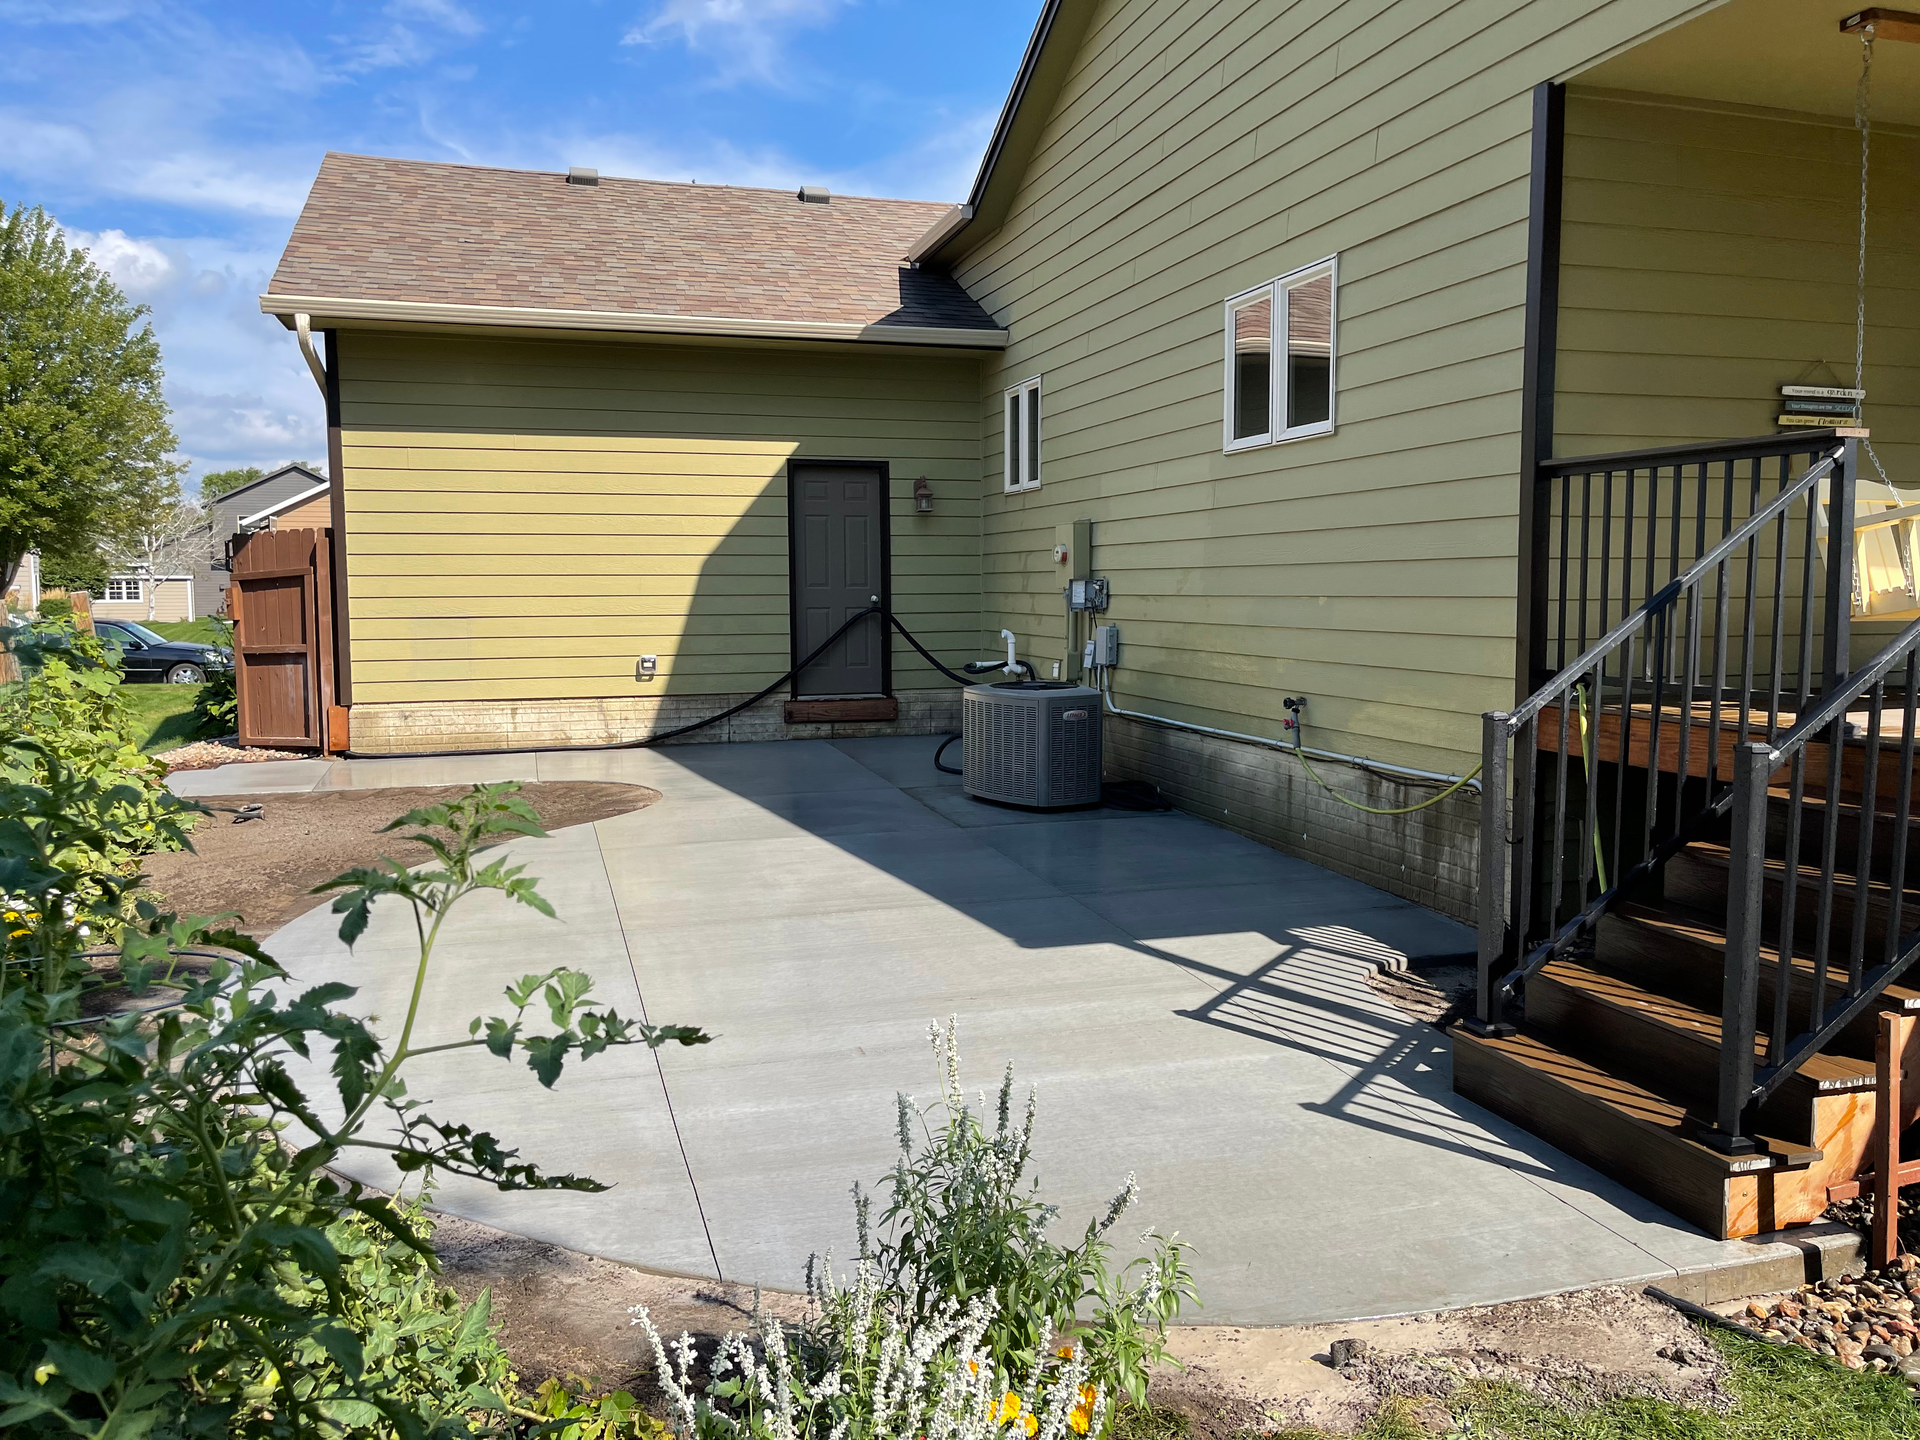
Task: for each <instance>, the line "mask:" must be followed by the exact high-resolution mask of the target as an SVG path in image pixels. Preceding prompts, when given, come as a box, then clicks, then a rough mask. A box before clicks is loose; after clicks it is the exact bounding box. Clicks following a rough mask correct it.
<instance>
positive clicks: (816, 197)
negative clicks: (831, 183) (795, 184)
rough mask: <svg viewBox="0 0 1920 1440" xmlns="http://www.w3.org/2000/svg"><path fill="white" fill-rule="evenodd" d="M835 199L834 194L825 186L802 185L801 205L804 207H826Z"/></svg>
mask: <svg viewBox="0 0 1920 1440" xmlns="http://www.w3.org/2000/svg"><path fill="white" fill-rule="evenodd" d="M832 199H833V192H832V191H831V190H829V189H827V187H826V186H824V185H802V186H801V187H800V203H801V204H803V205H825V204H827V203H829V202H830V201H831V200H832Z"/></svg>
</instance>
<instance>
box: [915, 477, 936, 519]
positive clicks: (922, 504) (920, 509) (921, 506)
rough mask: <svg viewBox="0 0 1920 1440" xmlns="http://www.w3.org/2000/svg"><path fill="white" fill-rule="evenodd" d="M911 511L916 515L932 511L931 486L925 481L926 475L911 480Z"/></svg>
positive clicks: (927, 513) (928, 513)
mask: <svg viewBox="0 0 1920 1440" xmlns="http://www.w3.org/2000/svg"><path fill="white" fill-rule="evenodd" d="M913 513H914V514H916V515H931V514H932V513H933V486H931V485H929V484H928V483H927V477H926V476H924V475H922V476H921V477H920V478H919V479H918V480H916V481H914V482H913Z"/></svg>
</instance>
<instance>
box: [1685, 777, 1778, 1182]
mask: <svg viewBox="0 0 1920 1440" xmlns="http://www.w3.org/2000/svg"><path fill="white" fill-rule="evenodd" d="M1773 766H1774V755H1773V750H1772V747H1770V746H1767V745H1762V744H1759V743H1757V742H1749V743H1748V744H1745V745H1736V746H1735V747H1734V751H1733V835H1732V840H1731V845H1730V849H1731V851H1732V864H1731V867H1730V873H1729V874H1728V877H1727V964H1726V970H1725V972H1724V974H1723V976H1722V979H1721V991H1720V1102H1719V1106H1718V1110H1717V1112H1716V1114H1715V1117H1714V1128H1713V1129H1712V1130H1710V1131H1705V1132H1703V1133H1702V1134H1701V1136H1700V1139H1701V1140H1702V1141H1704V1142H1705V1143H1706V1144H1708V1145H1711V1146H1712V1147H1713V1148H1714V1149H1716V1150H1720V1151H1723V1152H1725V1153H1727V1154H1730V1155H1745V1154H1750V1153H1752V1151H1753V1148H1754V1144H1753V1141H1752V1140H1751V1139H1750V1138H1749V1137H1748V1136H1747V1134H1746V1133H1745V1123H1746V1122H1745V1116H1746V1111H1747V1104H1748V1102H1749V1101H1751V1100H1752V1098H1753V1039H1754V1029H1755V1027H1756V1025H1757V1024H1758V1023H1759V1008H1760V932H1761V912H1762V908H1763V904H1764V901H1765V898H1766V890H1765V886H1766V860H1767V780H1768V777H1769V776H1771V775H1772V774H1773Z"/></svg>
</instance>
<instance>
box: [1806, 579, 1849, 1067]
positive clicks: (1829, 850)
mask: <svg viewBox="0 0 1920 1440" xmlns="http://www.w3.org/2000/svg"><path fill="white" fill-rule="evenodd" d="M1828 548H1829V549H1831V548H1832V547H1831V546H1829V547H1828ZM1846 723H1847V717H1846V716H1844V715H1839V716H1836V717H1835V718H1834V721H1833V723H1832V724H1831V725H1829V726H1828V727H1827V778H1826V783H1825V785H1824V787H1823V788H1824V789H1825V791H1826V806H1827V814H1826V819H1825V821H1824V823H1823V824H1822V825H1821V828H1820V900H1819V908H1818V909H1816V910H1815V911H1814V922H1813V923H1814V933H1813V1017H1812V1019H1811V1021H1810V1022H1809V1023H1808V1025H1807V1028H1808V1029H1809V1030H1817V1029H1819V1027H1820V1016H1821V1014H1822V1012H1824V1011H1825V1010H1826V1008H1827V953H1828V944H1827V942H1828V940H1829V939H1830V938H1831V937H1832V933H1833V868H1834V864H1835V862H1836V860H1837V859H1838V857H1839V853H1840V786H1839V769H1840V763H1839V751H1840V741H1841V735H1842V732H1843V731H1844V730H1845V728H1846Z"/></svg>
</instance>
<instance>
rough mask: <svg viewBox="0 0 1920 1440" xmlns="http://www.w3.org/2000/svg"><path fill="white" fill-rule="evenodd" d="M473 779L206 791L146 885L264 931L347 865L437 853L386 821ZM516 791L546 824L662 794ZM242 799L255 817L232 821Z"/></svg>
mask: <svg viewBox="0 0 1920 1440" xmlns="http://www.w3.org/2000/svg"><path fill="white" fill-rule="evenodd" d="M469 789H470V787H469V786H465V785H434V786H412V787H405V788H399V789H392V790H321V791H316V792H313V793H309V794H292V795H209V796H203V797H199V798H200V803H202V804H204V805H206V806H208V807H209V808H210V809H211V810H212V811H213V812H214V813H213V814H211V815H207V816H203V817H202V818H201V819H200V821H199V823H198V824H196V825H195V826H194V827H193V847H194V848H193V849H192V850H182V851H178V852H176V853H173V854H168V855H150V856H148V857H147V861H146V865H145V869H146V873H147V882H148V884H149V886H150V887H151V888H152V889H154V890H157V891H158V892H160V894H162V895H163V896H165V897H166V901H167V904H168V905H169V906H170V907H171V908H172V909H173V910H175V911H177V912H178V913H179V914H182V915H223V914H226V913H228V912H238V913H239V914H240V915H241V916H242V917H243V919H242V920H241V922H240V923H239V927H238V928H239V929H241V930H243V931H245V932H246V933H247V934H249V935H253V936H256V937H258V936H263V935H267V934H270V933H271V932H273V931H275V930H278V929H279V928H280V927H281V926H282V925H285V924H287V923H288V922H289V921H290V920H293V919H295V918H296V917H298V916H300V915H304V914H305V913H306V912H307V911H309V910H311V909H313V908H314V907H315V906H316V905H321V904H325V903H328V901H327V897H324V896H316V895H313V894H310V893H309V892H310V891H311V890H312V889H313V887H314V886H316V885H319V884H322V883H324V882H325V881H328V880H331V879H332V878H333V877H334V876H336V875H338V874H340V872H341V871H343V870H350V869H352V868H353V867H354V866H356V865H369V864H372V863H373V862H374V861H375V860H377V859H378V858H379V857H380V856H382V855H388V856H391V857H392V858H393V859H395V860H398V861H400V862H401V863H402V864H404V865H418V864H420V863H421V862H422V861H425V860H428V859H431V858H432V856H431V855H430V853H429V852H428V851H427V849H426V848H425V847H424V846H421V845H417V844H414V843H412V842H410V841H407V840H403V839H401V838H400V837H399V836H397V835H382V834H381V833H380V829H381V827H382V826H384V825H385V824H386V823H387V822H388V821H390V820H392V819H393V818H394V817H395V816H397V815H403V814H405V813H406V812H407V811H409V810H413V809H416V808H418V807H420V806H422V805H434V804H439V803H441V802H444V801H448V800H455V799H458V798H459V797H460V796H462V795H465V794H466V793H467V792H468V790H469ZM520 796H521V798H522V799H524V800H525V801H526V802H527V803H528V804H530V805H532V806H533V809H534V813H536V814H537V815H539V817H540V823H541V824H543V825H545V826H546V827H547V828H548V829H549V830H557V829H559V828H560V827H562V826H565V825H584V824H587V823H588V822H590V821H594V820H605V819H607V818H609V817H610V816H614V815H624V814H626V813H627V812H628V811H629V810H639V809H641V808H643V807H645V806H648V805H651V804H653V802H654V801H656V800H658V799H659V798H660V792H659V791H658V790H651V789H648V788H647V787H646V786H644V785H617V784H613V783H610V782H606V781H599V780H559V781H550V782H544V783H537V784H528V785H523V786H522V787H521V788H520ZM242 805H258V806H259V807H260V813H259V818H257V819H252V820H247V821H246V822H245V823H236V821H237V820H238V818H239V817H238V815H237V813H236V812H237V811H238V810H239V808H240V807H241V806H242Z"/></svg>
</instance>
